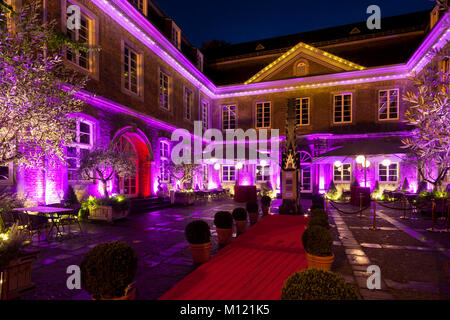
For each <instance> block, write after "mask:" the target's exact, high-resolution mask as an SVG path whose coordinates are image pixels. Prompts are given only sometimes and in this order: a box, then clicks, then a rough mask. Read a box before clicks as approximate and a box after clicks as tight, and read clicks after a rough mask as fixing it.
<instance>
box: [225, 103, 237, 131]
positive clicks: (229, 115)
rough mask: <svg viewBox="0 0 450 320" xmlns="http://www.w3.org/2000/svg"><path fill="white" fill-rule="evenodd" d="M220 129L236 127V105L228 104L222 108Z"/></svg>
mask: <svg viewBox="0 0 450 320" xmlns="http://www.w3.org/2000/svg"><path fill="white" fill-rule="evenodd" d="M222 129H223V130H227V129H236V106H235V105H228V106H223V108H222Z"/></svg>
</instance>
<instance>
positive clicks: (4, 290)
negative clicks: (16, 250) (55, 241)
mask: <svg viewBox="0 0 450 320" xmlns="http://www.w3.org/2000/svg"><path fill="white" fill-rule="evenodd" d="M38 253H39V251H30V252H26V253H24V254H22V255H21V256H19V257H17V258H16V259H13V260H11V261H9V264H8V265H7V266H6V267H5V268H4V270H2V271H1V272H0V298H1V299H0V300H10V299H16V298H18V297H20V295H21V294H22V293H25V292H27V291H29V290H32V289H34V284H33V283H31V266H32V265H33V262H34V261H35V260H36V258H37V254H38Z"/></svg>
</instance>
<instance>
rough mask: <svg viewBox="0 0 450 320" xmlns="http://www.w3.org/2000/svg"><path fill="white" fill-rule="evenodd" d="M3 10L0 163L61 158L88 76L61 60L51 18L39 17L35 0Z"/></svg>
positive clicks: (0, 15) (49, 162)
mask: <svg viewBox="0 0 450 320" xmlns="http://www.w3.org/2000/svg"><path fill="white" fill-rule="evenodd" d="M8 14H9V15H10V19H11V20H10V22H9V23H6V21H7V19H8V17H7V15H6V13H5V11H3V10H1V11H0V21H1V22H3V23H0V29H1V30H0V52H1V54H0V165H2V166H4V165H7V164H8V163H10V162H15V163H22V164H25V165H27V166H30V167H40V166H43V165H44V161H47V165H53V164H59V163H63V162H64V158H65V154H64V146H65V145H68V144H70V143H72V141H73V138H74V136H73V129H74V128H73V122H72V121H71V120H70V118H69V115H71V114H74V113H76V112H79V111H81V106H82V104H83V102H82V101H80V100H79V99H77V98H76V95H77V93H78V92H79V91H80V90H81V89H82V88H83V87H84V85H85V83H86V80H87V78H86V77H85V76H81V75H79V74H77V73H76V72H74V71H73V70H71V69H68V68H66V67H65V66H64V62H63V60H64V59H63V52H64V51H63V47H62V46H60V45H59V44H57V43H56V42H55V39H56V37H55V32H54V29H55V28H54V27H55V24H54V23H44V24H43V23H42V21H41V20H40V15H39V6H38V4H37V2H36V3H34V2H33V3H32V4H30V5H27V6H25V7H24V8H23V9H22V10H21V11H20V12H17V13H8Z"/></svg>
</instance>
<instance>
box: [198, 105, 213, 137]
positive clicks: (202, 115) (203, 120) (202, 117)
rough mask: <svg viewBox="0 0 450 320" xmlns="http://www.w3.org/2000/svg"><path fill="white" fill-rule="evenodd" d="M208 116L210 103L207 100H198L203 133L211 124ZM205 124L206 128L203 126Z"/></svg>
mask: <svg viewBox="0 0 450 320" xmlns="http://www.w3.org/2000/svg"><path fill="white" fill-rule="evenodd" d="M205 106H206V119H205V110H204V107H205ZM210 115H211V106H210V102H209V101H208V100H207V99H204V98H201V99H200V117H201V120H202V128H203V130H204V131H206V130H208V129H209V128H210V127H211V123H210V118H211V116H210ZM205 120H206V121H205ZM205 124H206V126H205Z"/></svg>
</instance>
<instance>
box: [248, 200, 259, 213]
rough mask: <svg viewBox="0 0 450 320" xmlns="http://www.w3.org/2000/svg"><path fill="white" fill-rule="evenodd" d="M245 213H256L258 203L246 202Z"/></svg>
mask: <svg viewBox="0 0 450 320" xmlns="http://www.w3.org/2000/svg"><path fill="white" fill-rule="evenodd" d="M246 207H247V212H258V202H256V201H249V202H247V205H246Z"/></svg>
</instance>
